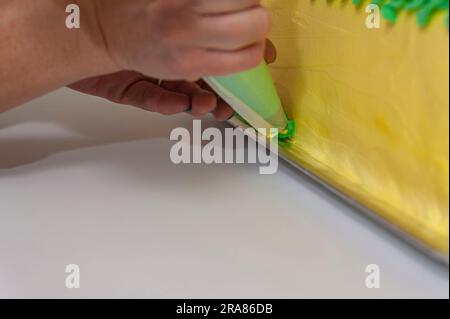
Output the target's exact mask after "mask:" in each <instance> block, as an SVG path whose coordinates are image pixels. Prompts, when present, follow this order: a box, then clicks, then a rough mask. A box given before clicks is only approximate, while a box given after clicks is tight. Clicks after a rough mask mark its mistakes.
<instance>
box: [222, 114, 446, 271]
mask: <svg viewBox="0 0 450 319" xmlns="http://www.w3.org/2000/svg"><path fill="white" fill-rule="evenodd" d="M228 123H229V124H230V125H232V126H233V127H239V128H242V129H246V128H249V127H250V126H249V125H248V124H246V123H245V122H243V121H242V120H240V119H239V118H238V117H236V116H234V117H232V118H231V119H230V120H228ZM278 153H279V157H280V158H281V159H282V160H283V161H284V162H285V163H287V164H288V165H289V166H291V167H292V168H294V169H295V170H296V171H297V172H298V173H300V174H301V175H303V176H306V177H308V178H309V179H310V180H312V181H313V182H315V183H316V184H317V185H319V186H320V187H321V188H322V189H324V190H325V191H327V192H328V193H331V194H332V195H334V196H335V197H337V198H338V199H340V200H341V201H343V202H344V203H346V204H347V205H349V206H351V207H352V208H354V209H356V210H357V211H358V212H359V213H361V214H363V215H364V216H366V217H367V218H368V219H369V220H371V221H372V222H374V223H375V224H377V225H379V226H381V228H383V229H385V230H387V231H389V232H390V233H391V234H393V235H394V236H395V237H397V238H398V239H400V240H402V241H403V242H405V243H407V244H408V245H409V246H411V247H413V248H414V249H416V250H417V251H419V252H420V253H422V254H424V255H425V256H427V257H429V258H431V259H433V260H434V261H436V262H439V263H440V264H443V265H444V266H446V267H449V256H448V255H446V254H443V253H441V252H438V251H435V250H434V249H432V248H430V247H429V246H427V245H426V244H425V243H423V242H422V241H420V240H418V239H417V238H415V237H414V236H412V235H411V234H409V233H407V232H406V231H404V230H403V229H401V228H400V227H399V226H398V225H395V224H393V223H392V222H390V221H388V220H387V219H385V218H383V217H382V216H381V215H379V214H377V213H376V212H375V211H373V210H371V209H370V208H368V207H366V206H365V205H364V204H362V203H360V202H359V201H357V200H355V199H353V198H351V197H349V196H348V195H347V194H344V193H343V192H341V191H340V190H338V189H337V188H335V187H333V186H332V185H330V184H329V183H327V182H326V181H325V180H324V179H322V178H320V177H319V176H317V175H316V174H315V173H314V172H312V171H311V170H308V169H306V168H305V167H303V166H302V165H300V164H299V163H297V162H296V161H295V160H294V159H293V158H291V156H290V155H289V154H288V153H287V152H286V151H285V149H284V148H282V147H280V148H279V150H278Z"/></svg>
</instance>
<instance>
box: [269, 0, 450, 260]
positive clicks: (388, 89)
mask: <svg viewBox="0 0 450 319" xmlns="http://www.w3.org/2000/svg"><path fill="white" fill-rule="evenodd" d="M266 4H267V5H268V6H269V8H270V9H271V10H272V12H273V15H274V30H273V33H272V36H271V39H272V40H273V41H274V43H275V44H276V46H277V47H278V51H279V55H278V56H279V57H278V61H277V63H276V64H275V65H274V67H273V68H272V71H273V75H274V78H275V81H276V83H277V86H278V88H279V92H280V95H281V96H282V99H283V103H284V105H285V107H286V109H287V111H288V113H289V114H290V116H291V117H292V118H293V119H295V120H296V121H297V124H298V133H297V136H296V138H295V139H294V140H292V141H291V142H290V143H288V144H287V145H286V146H284V147H285V148H286V151H287V152H289V153H290V154H291V155H292V157H293V158H295V159H296V161H297V162H298V163H299V164H301V165H302V166H304V167H307V168H308V169H310V170H311V171H313V172H314V173H315V174H316V175H318V176H319V177H321V178H322V179H324V180H325V181H327V182H328V183H330V184H331V185H332V186H334V187H335V188H337V189H338V190H340V191H342V192H344V193H345V194H347V195H349V196H351V197H352V198H354V199H356V200H357V201H359V202H360V203H362V204H363V205H365V206H367V207H368V208H370V209H371V210H373V211H375V212H377V213H378V214H380V215H381V216H382V217H383V218H384V219H386V220H388V221H389V222H391V223H393V224H395V225H396V226H398V227H400V228H401V229H403V230H404V231H406V232H408V233H409V234H411V235H412V236H414V237H415V238H417V239H418V240H420V241H422V242H423V243H424V244H425V245H427V246H429V247H431V248H433V249H435V250H437V251H439V252H441V253H445V254H448V246H449V226H448V225H449V219H448V217H449V90H448V86H449V39H448V30H447V28H446V27H445V26H444V24H443V23H442V21H443V20H445V17H446V12H441V13H437V16H436V17H435V19H434V20H433V22H432V23H430V24H429V25H428V26H427V27H426V28H421V27H420V26H418V24H417V20H416V19H417V17H416V15H415V14H408V13H406V12H400V13H399V15H398V17H397V22H396V24H395V25H391V24H390V23H388V22H387V21H385V20H382V23H381V28H380V29H368V28H367V26H366V23H365V22H366V19H367V17H368V13H366V12H365V10H364V9H365V6H364V5H363V6H360V7H355V6H354V5H353V4H352V3H351V2H342V1H332V2H326V1H314V2H310V1H297V0H286V1H276V0H267V1H266Z"/></svg>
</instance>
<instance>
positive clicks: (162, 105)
mask: <svg viewBox="0 0 450 319" xmlns="http://www.w3.org/2000/svg"><path fill="white" fill-rule="evenodd" d="M120 103H123V104H128V105H132V106H136V107H139V108H141V109H144V110H148V111H152V112H158V113H160V114H163V115H174V114H178V113H182V112H185V111H186V110H188V109H189V107H190V99H189V97H188V96H186V95H185V94H181V93H177V92H172V91H168V90H166V89H164V88H162V87H160V86H158V85H156V84H153V83H151V82H149V81H148V80H142V81H139V82H136V83H134V84H133V85H131V86H130V87H129V88H128V89H127V90H126V91H125V92H123V94H122V98H121V99H120Z"/></svg>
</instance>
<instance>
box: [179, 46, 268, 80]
mask: <svg viewBox="0 0 450 319" xmlns="http://www.w3.org/2000/svg"><path fill="white" fill-rule="evenodd" d="M264 47H265V41H263V42H260V43H256V44H254V45H251V46H249V47H246V48H243V49H240V50H237V51H229V52H226V51H217V50H208V51H205V52H204V54H202V55H200V56H201V59H199V60H197V61H196V62H194V61H195V60H194V59H189V61H192V62H191V63H190V68H191V70H190V71H191V73H192V76H189V77H187V78H191V79H192V78H196V77H195V76H194V75H197V78H200V77H204V76H222V75H229V74H233V73H238V72H242V71H245V70H249V69H252V68H255V67H257V66H258V65H259V64H260V63H261V61H262V59H263V52H264ZM196 64H197V65H196ZM189 73H190V72H189V71H188V74H189ZM198 75H199V76H198Z"/></svg>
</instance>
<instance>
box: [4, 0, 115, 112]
mask: <svg viewBox="0 0 450 319" xmlns="http://www.w3.org/2000/svg"><path fill="white" fill-rule="evenodd" d="M70 3H77V4H78V5H79V6H80V9H81V28H80V29H68V28H67V27H66V25H65V20H66V17H67V13H66V12H65V8H66V6H67V5H68V4H70ZM95 15H96V12H95V6H94V1H93V0H79V1H74V0H37V1H36V0H20V1H17V0H0V113H1V112H3V111H6V110H8V109H10V108H12V107H14V106H17V105H20V104H22V103H24V102H27V101H29V100H31V99H33V98H35V97H38V96H40V95H43V94H46V93H48V92H51V91H53V90H55V89H57V88H60V87H63V86H65V85H68V84H71V83H73V82H76V81H78V80H81V79H84V78H87V77H91V76H95V75H99V74H104V73H108V72H114V71H116V69H115V66H114V64H113V63H111V62H110V61H111V60H110V58H109V56H108V54H107V53H106V52H107V51H106V49H105V47H104V41H103V39H102V36H101V32H100V30H99V28H98V26H97V25H96V18H95Z"/></svg>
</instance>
